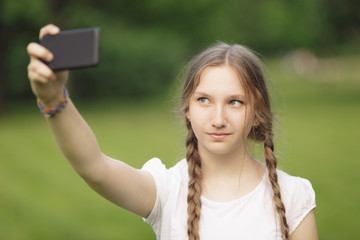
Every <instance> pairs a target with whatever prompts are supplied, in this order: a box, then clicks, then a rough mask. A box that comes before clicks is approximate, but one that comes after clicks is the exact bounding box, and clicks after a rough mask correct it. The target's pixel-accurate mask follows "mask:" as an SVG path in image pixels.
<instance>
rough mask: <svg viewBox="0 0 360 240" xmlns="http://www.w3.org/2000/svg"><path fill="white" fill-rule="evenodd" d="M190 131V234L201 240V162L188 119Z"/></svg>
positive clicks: (187, 154) (188, 154) (188, 152)
mask: <svg viewBox="0 0 360 240" xmlns="http://www.w3.org/2000/svg"><path fill="white" fill-rule="evenodd" d="M187 127H188V129H189V133H188V136H187V139H186V146H187V152H186V159H187V162H188V171H189V186H188V187H189V188H188V197H187V203H188V210H187V211H188V222H187V227H188V230H187V232H188V236H189V240H199V239H200V237H199V222H200V213H201V193H202V187H201V177H202V174H201V162H200V155H199V152H198V148H197V139H196V137H195V134H194V132H193V130H192V128H191V124H190V122H189V121H187Z"/></svg>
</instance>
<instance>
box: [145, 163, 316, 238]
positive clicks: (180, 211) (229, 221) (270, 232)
mask: <svg viewBox="0 0 360 240" xmlns="http://www.w3.org/2000/svg"><path fill="white" fill-rule="evenodd" d="M142 169H144V170H147V171H149V172H150V173H151V174H152V176H153V177H154V179H155V182H156V188H157V196H156V202H155V205H154V208H153V210H152V211H151V213H150V215H149V216H148V217H147V218H146V219H144V220H145V221H146V222H147V223H149V224H150V225H151V226H152V228H153V230H154V232H155V234H156V236H157V239H158V240H185V239H188V237H187V193H188V179H189V176H188V166H187V162H186V160H185V159H183V160H181V161H180V162H178V163H177V164H176V165H175V166H174V167H172V168H170V169H166V167H165V165H164V164H163V163H162V162H161V161H160V160H159V159H157V158H153V159H151V160H149V161H148V162H146V163H145V164H144V166H143V168H142ZM277 173H278V182H279V185H280V189H281V196H282V200H283V203H284V204H285V209H286V218H287V221H288V224H289V228H290V234H291V233H292V232H293V231H294V230H295V229H296V227H297V226H298V225H299V224H300V222H301V221H302V220H303V219H304V217H305V216H306V215H307V214H308V213H309V212H310V211H311V210H312V209H314V208H315V207H316V204H315V192H314V190H313V188H312V186H311V183H310V182H309V181H308V180H306V179H303V178H300V177H293V176H290V175H288V174H286V173H285V172H283V171H281V170H277ZM272 196H273V193H272V189H271V185H270V182H269V179H268V174H267V172H266V173H265V175H264V177H263V179H262V180H261V182H260V183H259V184H258V186H257V187H256V188H255V189H254V190H253V191H251V192H250V193H248V194H246V195H245V196H243V197H241V198H239V199H237V200H233V201H229V202H214V201H211V200H208V199H206V198H205V197H203V196H202V197H201V200H202V207H201V217H200V226H199V228H200V230H199V235H200V239H201V240H219V239H226V240H232V239H234V240H235V239H236V240H238V239H242V240H250V239H251V240H256V239H276V240H278V239H279V240H280V239H281V236H282V235H281V228H280V225H279V224H278V223H276V222H279V221H276V220H275V216H277V214H275V213H274V209H273V202H272Z"/></svg>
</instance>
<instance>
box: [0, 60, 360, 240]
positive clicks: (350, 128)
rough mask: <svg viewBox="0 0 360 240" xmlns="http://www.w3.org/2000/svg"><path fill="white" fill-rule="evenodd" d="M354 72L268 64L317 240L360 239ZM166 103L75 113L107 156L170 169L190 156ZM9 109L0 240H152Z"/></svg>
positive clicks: (45, 133)
mask: <svg viewBox="0 0 360 240" xmlns="http://www.w3.org/2000/svg"><path fill="white" fill-rule="evenodd" d="M354 61H355V63H357V64H354V63H353V62H354ZM344 62H346V63H347V64H344ZM353 65H355V66H360V60H359V59H352V58H351V59H340V60H339V64H338V65H335V67H334V68H332V69H324V68H321V67H319V68H318V69H315V70H314V71H311V72H309V73H307V74H305V75H298V74H295V73H294V72H292V71H290V70H284V69H282V67H281V66H282V65H281V62H280V61H277V60H273V61H270V62H268V63H267V66H268V73H269V76H270V77H271V78H272V79H273V84H272V85H271V90H272V93H273V97H274V102H275V108H274V110H275V112H276V114H277V115H278V117H279V122H278V124H277V126H276V136H277V137H276V141H275V143H276V146H275V147H276V152H277V155H278V158H279V165H280V167H281V168H282V169H284V170H285V171H287V172H288V173H290V174H292V175H297V176H302V177H304V178H308V179H309V180H310V181H311V182H312V184H313V187H314V189H315V191H316V200H317V209H316V210H315V214H316V219H317V225H318V231H319V235H320V239H326V240H332V239H334V240H335V239H336V240H337V239H359V238H360V229H359V228H358V219H357V216H358V215H359V214H360V201H359V199H360V190H359V189H360V188H359V187H358V184H359V183H360V174H359V173H358V172H359V169H360V161H359V156H360V145H359V137H360V127H359V123H360V80H359V76H360V72H359V69H358V68H356V67H351V66H353ZM338 66H340V67H341V68H339V67H338ZM336 67H338V68H336ZM325 70H326V76H330V77H326V79H324V78H325V77H324V76H323V74H322V73H323V72H324V71H325ZM338 71H340V73H341V72H342V73H343V74H339V72H338ZM332 72H333V73H334V74H332ZM335 73H336V74H335ZM73 95H76V93H73ZM165 99H169V98H168V97H165ZM168 101H169V100H161V98H159V99H157V100H154V101H153V100H151V101H145V100H142V101H135V102H133V103H128V102H127V103H122V102H115V101H113V102H90V103H86V104H85V103H78V104H77V105H78V108H79V110H80V112H81V113H82V114H83V116H84V117H85V119H86V120H87V121H88V123H89V125H90V126H91V127H92V129H93V131H94V132H95V134H96V136H97V138H98V141H99V143H100V145H101V148H102V150H103V151H104V152H105V153H106V154H108V155H110V156H112V157H114V158H117V159H120V160H123V161H125V162H127V163H129V164H131V165H132V166H135V167H141V166H142V165H143V163H144V162H145V161H147V160H148V159H150V158H152V157H155V156H156V157H160V158H161V159H162V160H163V161H164V162H165V163H166V165H167V166H168V167H170V166H172V165H173V164H174V163H176V162H177V161H178V160H180V159H181V158H182V157H183V156H184V147H183V145H184V144H183V140H184V130H183V127H182V126H181V121H179V119H178V118H176V116H175V115H174V114H173V113H172V112H171V107H169V104H168ZM11 106H12V108H11V109H9V111H8V113H7V114H5V115H4V116H3V117H2V118H0V239H6V240H23V239H26V240H28V239H31V240H32V239H36V240H37V239H69V240H70V239H76V240H82V239H83V240H85V239H86V240H91V239H94V240H95V239H103V240H112V239H155V235H154V233H153V232H152V230H151V228H150V227H149V226H148V225H147V224H145V223H143V221H142V219H141V218H139V217H137V216H135V215H133V214H131V213H128V212H126V211H124V210H122V209H121V208H119V207H117V206H115V205H114V204H112V203H109V202H108V201H106V200H104V199H103V198H101V197H100V196H98V195H97V194H96V193H95V192H93V191H92V190H91V189H90V188H89V187H87V185H86V184H85V183H84V182H83V180H82V179H81V178H80V177H78V176H77V175H76V174H75V172H74V171H73V170H72V169H71V167H70V165H69V164H68V163H67V162H66V160H65V159H64V158H63V156H62V155H61V153H60V151H59V150H58V149H57V147H56V145H55V142H54V140H53V137H52V136H51V134H50V131H49V129H48V128H47V126H46V123H45V121H44V120H43V118H42V117H41V115H40V114H39V113H38V111H37V109H36V105H35V104H34V103H33V102H31V103H26V104H22V105H20V106H19V105H17V104H13V105H11ZM104 106H106V107H104Z"/></svg>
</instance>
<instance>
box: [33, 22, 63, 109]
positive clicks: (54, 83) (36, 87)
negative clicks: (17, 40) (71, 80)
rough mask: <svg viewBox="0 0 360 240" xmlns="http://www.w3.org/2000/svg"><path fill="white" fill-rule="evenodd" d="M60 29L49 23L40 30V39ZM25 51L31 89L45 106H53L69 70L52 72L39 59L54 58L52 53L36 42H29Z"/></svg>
mask: <svg viewBox="0 0 360 240" xmlns="http://www.w3.org/2000/svg"><path fill="white" fill-rule="evenodd" d="M59 32H60V29H59V28H58V27H57V26H55V25H53V24H49V25H46V26H45V27H43V28H41V30H40V35H39V37H40V39H41V38H42V37H43V36H44V35H46V34H52V35H56V34H58V33H59ZM27 52H28V54H29V56H30V63H29V65H28V77H29V80H30V84H31V89H32V91H33V93H34V94H35V96H36V97H37V98H38V99H39V100H40V101H41V103H42V104H43V105H45V106H46V107H55V106H57V105H58V103H59V102H60V101H61V99H62V98H63V94H64V85H65V83H66V82H67V80H68V75H69V71H59V72H56V73H54V72H53V71H52V70H51V69H50V68H49V67H48V66H47V65H46V64H44V63H43V62H42V61H41V60H40V59H42V60H44V61H46V62H50V61H52V59H53V58H54V56H53V54H52V53H51V52H50V51H49V50H48V49H46V48H45V47H43V46H41V45H40V44H38V43H34V42H32V43H29V45H28V46H27Z"/></svg>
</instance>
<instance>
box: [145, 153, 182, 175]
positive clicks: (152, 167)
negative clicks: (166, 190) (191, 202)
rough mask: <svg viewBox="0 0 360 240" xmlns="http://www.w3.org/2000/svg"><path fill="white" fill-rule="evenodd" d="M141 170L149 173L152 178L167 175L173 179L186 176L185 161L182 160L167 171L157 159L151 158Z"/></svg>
mask: <svg viewBox="0 0 360 240" xmlns="http://www.w3.org/2000/svg"><path fill="white" fill-rule="evenodd" d="M142 170H146V171H149V172H150V173H151V174H152V175H153V176H154V177H155V176H159V177H160V176H167V175H169V174H171V175H172V176H174V177H181V176H183V175H186V174H184V173H187V162H186V159H182V160H181V161H179V162H178V163H176V164H175V165H174V166H173V167H171V168H169V169H168V168H166V166H165V164H164V163H163V162H162V161H161V160H160V159H159V158H152V159H150V160H149V161H147V162H146V163H145V164H144V165H143V167H142Z"/></svg>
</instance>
